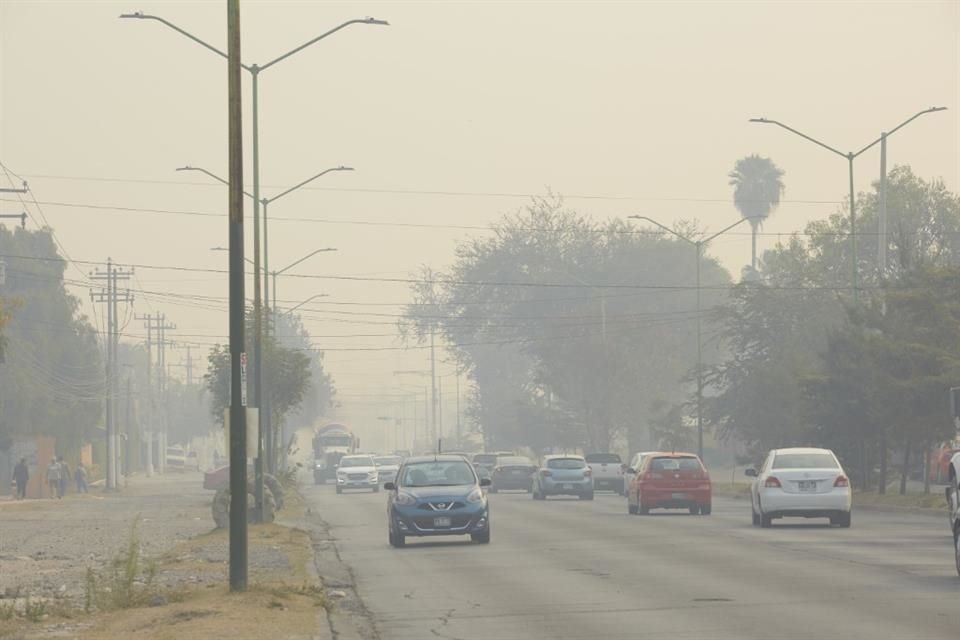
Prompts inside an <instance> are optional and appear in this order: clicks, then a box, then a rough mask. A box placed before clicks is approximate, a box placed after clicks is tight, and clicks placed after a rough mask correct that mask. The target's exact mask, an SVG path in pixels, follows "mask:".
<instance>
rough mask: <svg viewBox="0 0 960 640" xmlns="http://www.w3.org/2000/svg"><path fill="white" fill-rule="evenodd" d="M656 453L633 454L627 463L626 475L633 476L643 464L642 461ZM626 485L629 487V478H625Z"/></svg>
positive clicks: (642, 452) (640, 452) (639, 452)
mask: <svg viewBox="0 0 960 640" xmlns="http://www.w3.org/2000/svg"><path fill="white" fill-rule="evenodd" d="M654 453H656V451H638V452H637V453H635V454H633V457H631V458H630V462H629V463H627V468H626V470H625V471H626V472H627V474H628V475H634V474H636V473H637V471H638V470H639V469H640V466H641V465H642V464H643V459H644V458H646V457H647V456H649V455H651V454H654ZM626 481H627V485H628V486H629V484H630V482H631V478H626Z"/></svg>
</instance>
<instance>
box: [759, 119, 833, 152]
mask: <svg viewBox="0 0 960 640" xmlns="http://www.w3.org/2000/svg"><path fill="white" fill-rule="evenodd" d="M750 122H758V123H760V124H775V125H777V126H778V127H780V128H782V129H786V130H787V131H789V132H790V133H794V134H796V135H798V136H800V137H801V138H805V139H807V140H809V141H810V142H812V143H813V144H816V145H819V146H821V147H823V148H824V149H826V150H827V151H832V152H834V153H835V154H837V155H838V156H843V157H844V158H848V159H849V158H850V155H851V154H848V153H844V152H843V151H840V150H839V149H834V148H833V147H831V146H830V145H828V144H826V143H824V142H820V141H819V140H817V139H816V138H811V137H810V136H808V135H807V134H805V133H801V132H800V131H797V130H796V129H794V128H793V127H788V126H787V125H785V124H783V123H782V122H778V121H777V120H768V119H767V118H750Z"/></svg>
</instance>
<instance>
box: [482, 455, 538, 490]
mask: <svg viewBox="0 0 960 640" xmlns="http://www.w3.org/2000/svg"><path fill="white" fill-rule="evenodd" d="M536 472H537V465H536V464H534V462H533V460H531V459H530V458H525V457H524V456H500V457H499V458H498V459H497V466H496V467H494V468H493V473H492V474H491V476H492V477H491V478H490V480H491V482H492V484H491V485H490V493H497V492H498V491H510V490H518V489H520V490H523V491H526V492H527V493H530V492H531V491H533V475H534V474H535V473H536Z"/></svg>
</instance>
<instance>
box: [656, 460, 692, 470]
mask: <svg viewBox="0 0 960 640" xmlns="http://www.w3.org/2000/svg"><path fill="white" fill-rule="evenodd" d="M650 469H651V470H653V471H700V461H699V460H697V459H696V458H654V459H653V460H651V461H650Z"/></svg>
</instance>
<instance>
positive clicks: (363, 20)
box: [248, 18, 390, 71]
mask: <svg viewBox="0 0 960 640" xmlns="http://www.w3.org/2000/svg"><path fill="white" fill-rule="evenodd" d="M352 24H379V25H385V26H386V25H389V24H390V23H389V22H387V21H386V20H377V19H375V18H359V19H355V20H347V21H346V22H344V23H343V24H341V25H340V26H339V27H334V28H333V29H330V31H327V32H326V33H324V34H321V35H319V36H317V37H316V38H314V39H313V40H310V41H309V42H305V43H303V44H302V45H300V46H299V47H297V48H296V49H292V50H290V51H288V52H286V53H285V54H283V55H282V56H280V57H279V58H274V59H273V60H271V61H270V62H268V63H267V64H265V65H263V66H261V67H260V68H259V69H258V71H263V70H264V69H267V68H269V67H272V66H273V65H275V64H277V63H278V62H280V61H281V60H286V59H287V58H289V57H290V56H292V55H293V54H295V53H297V52H300V51H303V50H304V49H306V48H307V47H309V46H310V45H312V44H314V43H315V42H319V41H320V40H323V39H324V38H326V37H327V36H330V35H333V34H334V33H336V32H337V31H340V30H341V29H344V28H346V27H349V26H350V25H352ZM248 70H249V69H248Z"/></svg>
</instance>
